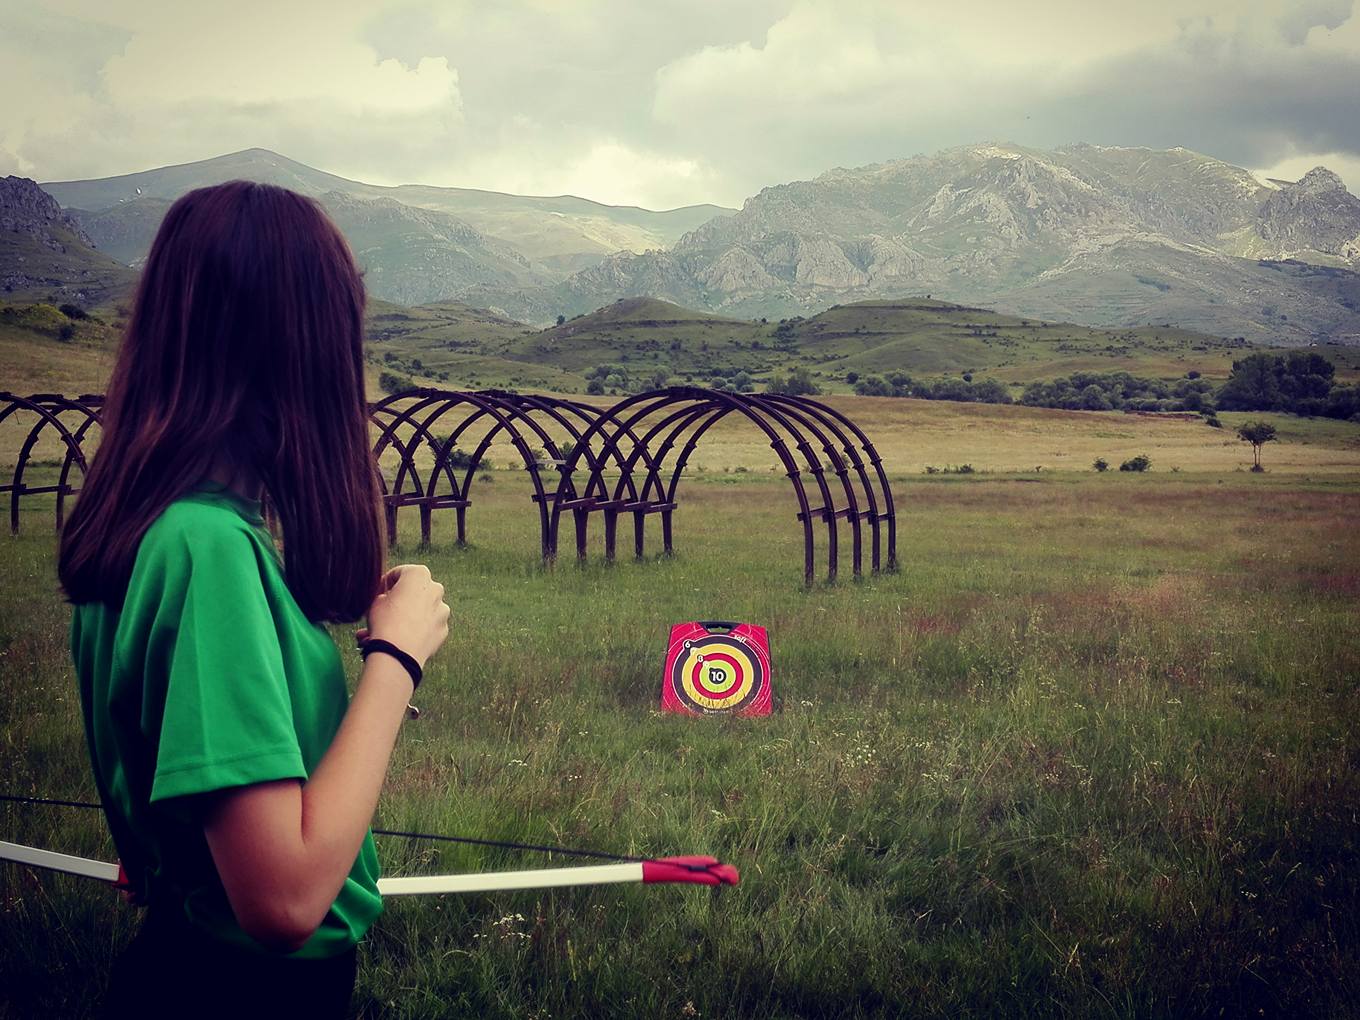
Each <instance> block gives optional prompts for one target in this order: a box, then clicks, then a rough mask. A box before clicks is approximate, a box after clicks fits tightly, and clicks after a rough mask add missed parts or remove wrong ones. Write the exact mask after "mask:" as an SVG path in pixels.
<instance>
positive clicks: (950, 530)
mask: <svg viewBox="0 0 1360 1020" xmlns="http://www.w3.org/2000/svg"><path fill="white" fill-rule="evenodd" d="M842 406H844V407H846V408H847V409H850V410H852V411H853V412H854V413H856V414H857V415H859V416H861V418H862V419H863V420H864V424H865V426H866V428H867V430H868V431H869V433H870V435H871V436H873V437H874V438H875V439H882V440H883V444H882V445H883V448H884V451H885V459H886V461H887V463H888V466H889V467H890V468H891V469H892V472H893V475H894V478H895V483H894V491H895V495H896V497H897V504H898V508H899V513H900V518H899V535H900V536H901V541H900V549H899V554H900V560H901V570H900V571H899V572H897V573H895V574H889V575H881V576H877V577H871V578H866V579H865V580H864V581H862V582H859V583H854V582H850V581H844V582H842V583H841V584H839V585H838V586H834V587H828V586H824V585H819V586H817V587H814V588H812V589H804V588H803V587H802V586H801V584H800V583H799V582H800V573H801V571H800V563H801V560H800V548H799V542H798V529H797V525H796V522H795V521H794V519H793V512H794V509H793V505H792V501H791V499H790V497H789V494H788V492H787V485H786V483H785V482H783V480H782V479H780V478H777V477H775V476H773V475H770V474H768V473H764V472H765V466H766V465H767V464H768V459H769V451H768V449H767V448H766V449H763V452H762V444H760V443H756V442H755V441H754V440H751V439H750V437H749V436H747V435H746V433H744V432H739V431H737V430H735V429H733V430H722V431H720V432H719V433H718V435H716V436H715V437H714V440H713V443H712V445H705V446H703V447H701V448H700V455H699V456H698V457H697V458H696V460H697V461H699V462H702V463H703V465H704V470H703V471H701V472H700V471H696V472H695V474H694V475H693V477H692V478H691V479H690V480H689V482H688V483H687V484H686V485H685V486H684V487H682V489H681V509H680V511H679V512H678V514H677V529H676V534H677V552H678V555H677V556H675V557H674V558H672V559H668V560H663V559H648V560H646V561H644V562H642V563H634V562H631V561H627V562H620V563H618V564H617V565H615V566H613V567H608V566H605V565H604V564H602V563H600V562H598V557H597V558H596V559H595V560H592V561H591V562H589V563H588V564H586V565H585V566H578V565H577V564H576V563H575V562H574V561H563V562H560V563H559V564H558V565H557V566H556V567H555V568H554V569H551V570H548V569H544V568H543V567H542V566H541V565H540V564H539V563H538V562H537V560H536V557H535V553H534V550H535V548H536V543H537V535H536V528H535V525H534V523H533V515H532V510H531V507H530V504H529V501H528V498H527V496H528V487H527V484H526V482H525V479H524V476H523V473H522V472H512V471H509V470H506V469H505V467H504V465H501V464H497V465H496V469H495V470H492V471H489V472H487V473H486V476H485V478H484V479H483V480H481V481H478V482H477V483H476V485H475V490H474V497H473V498H474V506H473V508H472V510H471V511H470V537H471V540H472V543H473V544H472V546H471V547H470V548H468V549H462V550H460V549H457V548H454V547H452V546H451V545H450V544H449V542H450V535H451V531H452V522H451V520H449V519H448V518H445V517H441V516H440V515H439V514H438V513H437V514H436V517H435V544H434V545H433V547H431V548H430V549H424V550H423V549H420V548H418V547H417V546H416V545H415V544H414V543H415V537H416V535H417V533H418V532H417V530H416V528H417V523H416V517H415V515H414V514H410V516H406V517H403V519H402V531H401V537H402V544H401V545H400V546H399V547H398V548H396V549H394V550H393V551H392V562H405V561H420V562H426V563H428V564H429V566H430V568H431V570H432V571H433V573H434V575H435V576H436V578H438V579H439V580H441V581H443V582H444V583H445V584H446V586H447V588H448V593H449V601H450V603H451V605H452V606H453V607H454V616H455V627H454V629H453V632H452V634H451V637H450V639H449V642H448V644H447V645H446V646H445V648H444V650H442V651H441V653H440V654H439V656H437V657H436V658H435V659H434V660H433V661H432V662H431V664H430V666H429V668H428V670H427V676H428V679H427V681H426V682H425V684H423V685H422V687H421V691H420V695H421V696H420V698H419V699H418V703H419V704H420V705H421V707H422V709H423V710H424V715H423V716H422V718H420V719H419V720H414V721H409V722H408V723H407V724H406V725H405V727H404V730H403V732H402V735H401V737H400V739H399V744H398V747H397V750H396V752H395V756H394V762H393V766H392V771H391V775H390V779H389V782H388V785H387V787H386V789H385V792H384V795H383V798H382V801H381V804H380V808H379V821H380V822H381V823H382V824H383V826H385V827H390V828H412V829H419V830H423V831H427V832H442V833H457V834H465V835H478V836H485V837H491V838H507V839H517V840H527V841H530V842H556V843H559V844H563V845H569V846H585V847H594V848H599V849H604V850H611V851H615V852H624V853H639V854H670V853H683V852H711V853H714V854H716V855H718V856H720V857H722V858H724V859H726V860H729V861H731V862H732V863H734V864H736V865H737V866H738V867H740V868H741V871H742V876H743V881H742V884H741V885H740V886H739V887H737V888H736V889H725V890H717V891H710V890H701V889H684V888H679V887H676V888H670V887H658V888H643V887H602V888H597V889H581V890H564V891H556V892H524V893H509V894H496V895H489V896H475V897H463V898H457V897H439V898H418V899H413V900H409V901H406V902H393V903H391V904H390V905H389V906H388V908H387V910H386V912H385V913H384V915H383V916H382V917H381V918H380V919H379V921H378V923H377V925H376V927H375V928H374V930H373V932H372V933H371V936H370V938H369V939H368V941H367V942H366V943H365V945H364V946H363V948H362V949H361V957H360V960H361V973H360V978H359V984H358V988H357V990H356V995H355V1000H354V1012H355V1014H356V1015H362V1016H372V1017H412V1018H414V1017H428V1016H482V1017H495V1018H498V1017H506V1018H509V1017H519V1018H522V1017H538V1018H548V1017H552V1018H568V1017H601V1016H606V1017H639V1018H641V1017H647V1018H653V1017H676V1018H691V1017H709V1018H716V1017H736V1016H752V1017H755V1016H759V1017H795V1016H800V1017H819V1018H820V1017H869V1016H875V1017H876V1016H901V1015H913V1016H915V1015H919V1016H927V1017H935V1016H939V1017H946V1016H947V1017H993V1016H1002V1017H1035V1016H1038V1017H1087V1016H1095V1017H1186V1016H1195V1017H1199V1016H1203V1017H1219V1016H1226V1017H1257V1016H1267V1017H1271V1016H1278V1017H1286V1016H1289V1017H1292V1016H1328V1017H1334V1016H1353V1015H1357V1013H1358V1012H1360V1011H1357V1008H1356V1003H1357V1002H1360V979H1358V978H1357V976H1356V975H1357V974H1360V920H1357V918H1360V913H1358V912H1357V908H1360V879H1357V877H1356V876H1357V871H1356V865H1357V863H1360V820H1358V819H1357V815H1356V810H1357V805H1360V727H1357V723H1358V722H1360V713H1358V710H1360V691H1358V690H1357V677H1360V627H1357V624H1360V611H1358V607H1360V599H1358V598H1357V596H1360V567H1357V564H1360V529H1357V526H1356V525H1357V522H1358V521H1360V449H1357V445H1356V444H1357V436H1358V435H1360V430H1357V429H1356V427H1355V426H1351V425H1342V424H1339V423H1322V424H1319V423H1313V422H1298V421H1297V420H1290V419H1280V421H1281V422H1282V423H1284V424H1286V425H1288V426H1289V427H1290V428H1291V429H1292V430H1293V431H1291V432H1289V433H1288V434H1286V435H1284V437H1283V438H1284V440H1285V441H1283V442H1281V443H1280V444H1278V445H1276V446H1272V447H1268V448H1267V450H1266V456H1265V460H1266V464H1267V467H1268V468H1269V471H1268V472H1267V473H1266V474H1264V475H1253V474H1247V473H1238V472H1237V471H1236V470H1235V469H1236V467H1237V466H1239V465H1240V464H1243V463H1247V462H1249V450H1248V448H1247V447H1246V446H1244V445H1242V444H1237V443H1234V444H1233V446H1232V447H1231V448H1229V447H1226V446H1222V445H1220V444H1221V443H1222V441H1223V440H1224V439H1226V438H1229V437H1225V436H1222V435H1221V434H1219V433H1215V432H1214V431H1213V430H1210V429H1208V428H1206V427H1205V426H1203V425H1202V424H1194V423H1184V422H1174V421H1166V420H1163V419H1132V418H1130V417H1128V416H1122V415H1085V414H1083V415H1066V414H1063V413H1062V412H1051V411H1036V410H1032V409H1016V408H1012V409H1004V408H978V407H973V406H970V405H941V404H937V403H935V404H925V403H919V402H916V401H895V400H867V399H861V400H859V401H852V402H847V403H846V404H844V405H842ZM1002 412H1006V413H1005V414H1004V415H1002ZM941 415H953V417H943V418H938V417H937V416H941ZM989 415H990V416H989ZM1121 430H1127V431H1128V432H1130V433H1131V434H1129V435H1124V434H1118V435H1116V434H1115V433H1117V432H1120V431H1121ZM1282 431H1283V430H1282ZM1106 433H1108V434H1106ZM1158 443H1162V444H1165V445H1162V446H1158V445H1157V444H1158ZM1176 444H1180V445H1176ZM0 449H8V447H7V446H0ZM1121 451H1128V452H1130V453H1132V452H1149V453H1150V454H1151V455H1152V457H1153V462H1154V466H1153V472H1152V473H1151V474H1148V475H1133V474H1120V473H1118V472H1114V473H1110V474H1105V475H1096V474H1095V473H1093V472H1091V471H1089V469H1087V470H1071V471H1064V470H1050V469H1046V470H1044V471H1042V472H1040V473H1038V474H1035V473H1033V471H1032V467H1028V465H1031V464H1032V463H1033V464H1037V463H1041V462H1044V461H1048V462H1050V463H1052V464H1054V465H1062V464H1067V465H1069V466H1072V467H1075V468H1086V465H1087V462H1088V461H1089V459H1090V458H1091V457H1093V456H1094V455H1095V454H1096V453H1097V452H1100V453H1103V454H1104V455H1105V456H1106V457H1107V458H1109V459H1113V458H1114V457H1118V456H1120V455H1121ZM1159 451H1160V452H1159ZM1176 459H1179V460H1180V461H1181V462H1183V466H1184V470H1182V471H1180V472H1177V473H1172V472H1171V471H1170V466H1171V463H1172V461H1173V460H1176ZM963 461H972V462H974V463H976V464H978V465H979V466H982V467H988V468H989V469H995V470H997V471H998V472H999V473H997V474H982V475H969V476H955V475H950V476H947V477H944V476H926V475H924V474H922V473H921V472H922V465H924V464H944V463H959V462H963ZM748 463H749V464H750V465H751V470H750V471H748V472H745V473H737V472H736V471H735V467H736V466H741V465H744V464H748ZM724 467H726V468H729V469H731V470H729V471H724V470H723V468H724ZM1016 467H1023V468H1025V470H1024V471H1023V472H1017V471H1015V470H1014V469H1015V468H1016ZM39 470H40V471H42V470H50V468H46V469H42V468H40V469H39ZM1001 472H1005V473H1001ZM26 505H27V504H26ZM408 513H409V512H408ZM596 538H597V539H598V535H597V536H596ZM6 540H7V542H8V546H7V550H6V553H5V555H4V557H3V560H2V561H0V562H2V564H3V565H2V566H0V581H2V582H3V583H0V610H2V611H0V733H3V738H4V739H3V743H0V775H3V776H4V777H5V779H4V782H3V784H2V785H3V787H4V789H5V790H6V791H12V792H19V793H33V794H43V795H47V796H56V797H72V798H78V799H88V798H90V797H91V795H92V792H93V791H92V784H91V781H90V778H89V774H88V764H87V760H86V755H85V748H84V744H83V736H82V732H81V726H80V720H79V712H78V702H77V698H76V695H75V681H74V678H73V676H72V671H71V665H70V661H69V656H68V650H67V645H66V634H67V624H68V620H69V617H68V609H67V607H66V606H65V605H63V603H62V602H61V601H60V598H59V597H58V595H57V594H56V591H55V587H54V585H55V574H54V567H53V536H52V533H51V515H50V510H44V508H43V506H42V504H41V503H40V502H39V501H38V500H33V501H32V509H31V510H27V511H25V523H24V529H23V532H22V533H21V534H20V535H19V536H18V537H14V538H7V539H6ZM711 617H725V618H735V619H745V620H750V621H753V622H758V623H762V624H764V625H766V626H767V627H769V629H770V635H771V645H772V652H773V662H774V670H773V679H774V687H775V695H776V703H777V710H776V712H775V714H774V715H773V716H771V717H770V718H768V719H763V720H737V719H707V720H693V719H682V718H675V717H668V716H663V715H661V714H660V713H659V712H658V711H657V703H658V699H659V688H660V672H661V662H662V657H663V654H664V640H665V635H666V632H667V629H668V628H669V626H670V624H672V623H674V622H678V621H681V620H688V619H695V618H711ZM334 633H335V636H336V638H337V641H338V642H339V644H340V647H341V649H342V650H343V654H344V656H345V658H346V662H347V664H348V666H349V668H350V670H351V675H352V676H353V675H357V672H358V669H359V660H358V658H357V654H356V653H354V652H353V650H352V648H351V647H350V646H351V645H352V640H351V639H350V637H349V628H346V627H337V628H335V630H334ZM0 832H3V833H4V835H5V838H12V839H16V840H19V841H26V842H31V843H35V844H38V845H42V846H48V847H53V848H58V849H63V850H67V851H69V852H74V853H83V854H91V855H98V856H104V857H109V856H111V855H112V852H113V851H112V847H111V845H110V843H109V841H108V837H107V835H106V833H105V830H104V827H103V824H102V820H101V819H100V817H99V816H98V814H97V813H93V812H77V811H71V810H62V809H57V808H35V807H17V806H13V805H0ZM379 850H380V853H381V856H382V858H383V861H384V868H385V871H386V872H387V873H389V874H403V873H416V872H437V871H452V870H474V869H492V868H516V867H532V866H537V865H540V864H542V863H544V862H543V861H542V860H541V859H526V857H525V856H524V855H519V854H514V853H509V852H504V851H488V850H476V849H471V848H454V847H447V846H440V845H435V844H430V843H419V842H407V841H403V840H397V839H392V838H382V839H380V846H379ZM0 921H3V923H0V1016H3V1017H16V1018H17V1017H28V1016H36V1015H62V1016H82V1015H87V1014H88V1012H89V1010H90V1009H91V1008H92V1007H91V1002H92V1001H93V999H94V998H95V996H96V995H97V994H98V991H99V989H100V987H101V985H102V981H103V979H104V976H105V974H106V970H107V966H108V963H109V960H110V959H111V957H112V955H113V954H114V953H115V952H116V951H117V950H118V948H119V947H120V946H121V945H122V944H123V942H124V941H125V940H126V939H127V938H128V937H129V936H130V934H131V932H132V930H133V927H134V924H135V919H134V915H133V913H132V912H131V911H130V909H129V908H127V907H125V906H123V905H122V904H121V903H120V901H119V900H118V898H117V897H116V896H115V895H114V894H113V893H111V892H109V891H107V890H105V889H103V888H100V887H97V886H94V885H92V884H88V883H82V882H81V881H80V880H76V879H69V878H64V877H54V876H49V875H41V874H36V873H32V872H29V871H27V870H25V869H22V868H17V867H13V866H8V865H5V866H0Z"/></svg>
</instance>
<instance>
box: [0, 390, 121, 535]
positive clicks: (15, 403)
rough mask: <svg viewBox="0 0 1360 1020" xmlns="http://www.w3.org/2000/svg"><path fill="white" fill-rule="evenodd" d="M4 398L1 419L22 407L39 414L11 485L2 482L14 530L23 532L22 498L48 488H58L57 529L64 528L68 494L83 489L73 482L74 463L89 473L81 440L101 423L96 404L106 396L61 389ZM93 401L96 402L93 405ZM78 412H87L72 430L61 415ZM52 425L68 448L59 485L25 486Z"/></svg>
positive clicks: (0, 395) (5, 394)
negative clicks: (31, 464) (36, 449)
mask: <svg viewBox="0 0 1360 1020" xmlns="http://www.w3.org/2000/svg"><path fill="white" fill-rule="evenodd" d="M0 402H4V403H5V406H4V408H3V409H0V422H3V421H5V419H7V418H9V417H10V416H11V415H12V414H16V413H17V412H19V411H31V412H32V413H34V414H36V415H37V416H38V420H37V421H36V422H35V423H34V424H33V427H32V428H31V429H29V432H28V435H27V436H26V437H25V439H24V442H23V445H22V446H21V447H20V449H19V455H18V458H17V459H16V461H15V464H14V473H13V475H12V476H11V479H10V482H9V484H7V485H0V492H6V491H7V492H9V494H10V510H9V514H10V534H12V535H17V534H18V533H19V500H20V498H21V497H22V496H33V495H38V494H40V493H45V492H55V493H56V494H57V501H56V515H55V516H56V521H55V526H54V530H56V531H58V532H59V531H61V525H62V522H63V521H64V520H65V502H66V496H67V495H68V494H74V493H76V492H79V491H80V490H79V489H72V488H70V485H69V481H68V480H69V478H70V473H71V466H72V464H75V465H77V466H78V467H79V468H80V471H81V475H82V476H83V475H84V474H85V470H86V461H85V453H84V450H83V448H82V446H81V442H82V440H83V439H84V437H85V433H86V432H87V431H88V430H89V427H90V426H91V425H94V424H99V421H100V419H99V413H98V411H96V410H95V407H96V406H98V405H101V404H102V403H103V398H102V397H100V396H98V395H95V394H82V395H80V396H78V397H74V398H72V397H67V396H63V395H62V394H60V393H33V394H30V395H29V396H27V397H21V396H19V395H18V394H16V393H9V392H3V393H0ZM92 405H93V406H92ZM71 411H74V412H77V413H79V414H82V415H84V418H83V420H82V421H81V422H80V424H79V425H78V426H77V427H76V429H75V431H74V432H72V430H71V429H70V428H68V427H67V425H66V423H65V422H63V421H62V420H61V415H63V414H65V413H68V412H71ZM49 425H51V426H52V427H53V428H55V429H56V430H57V432H58V434H59V435H60V437H61V440H62V443H63V445H64V446H65V448H66V454H65V456H64V457H63V458H62V465H61V472H60V474H59V475H58V478H57V484H56V485H43V486H36V487H34V486H25V485H24V471H25V469H26V468H27V467H28V462H29V459H30V457H31V455H32V452H33V447H34V446H35V445H37V442H38V439H39V438H40V436H41V435H42V432H43V430H44V429H46V428H47V427H48V426H49Z"/></svg>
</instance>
